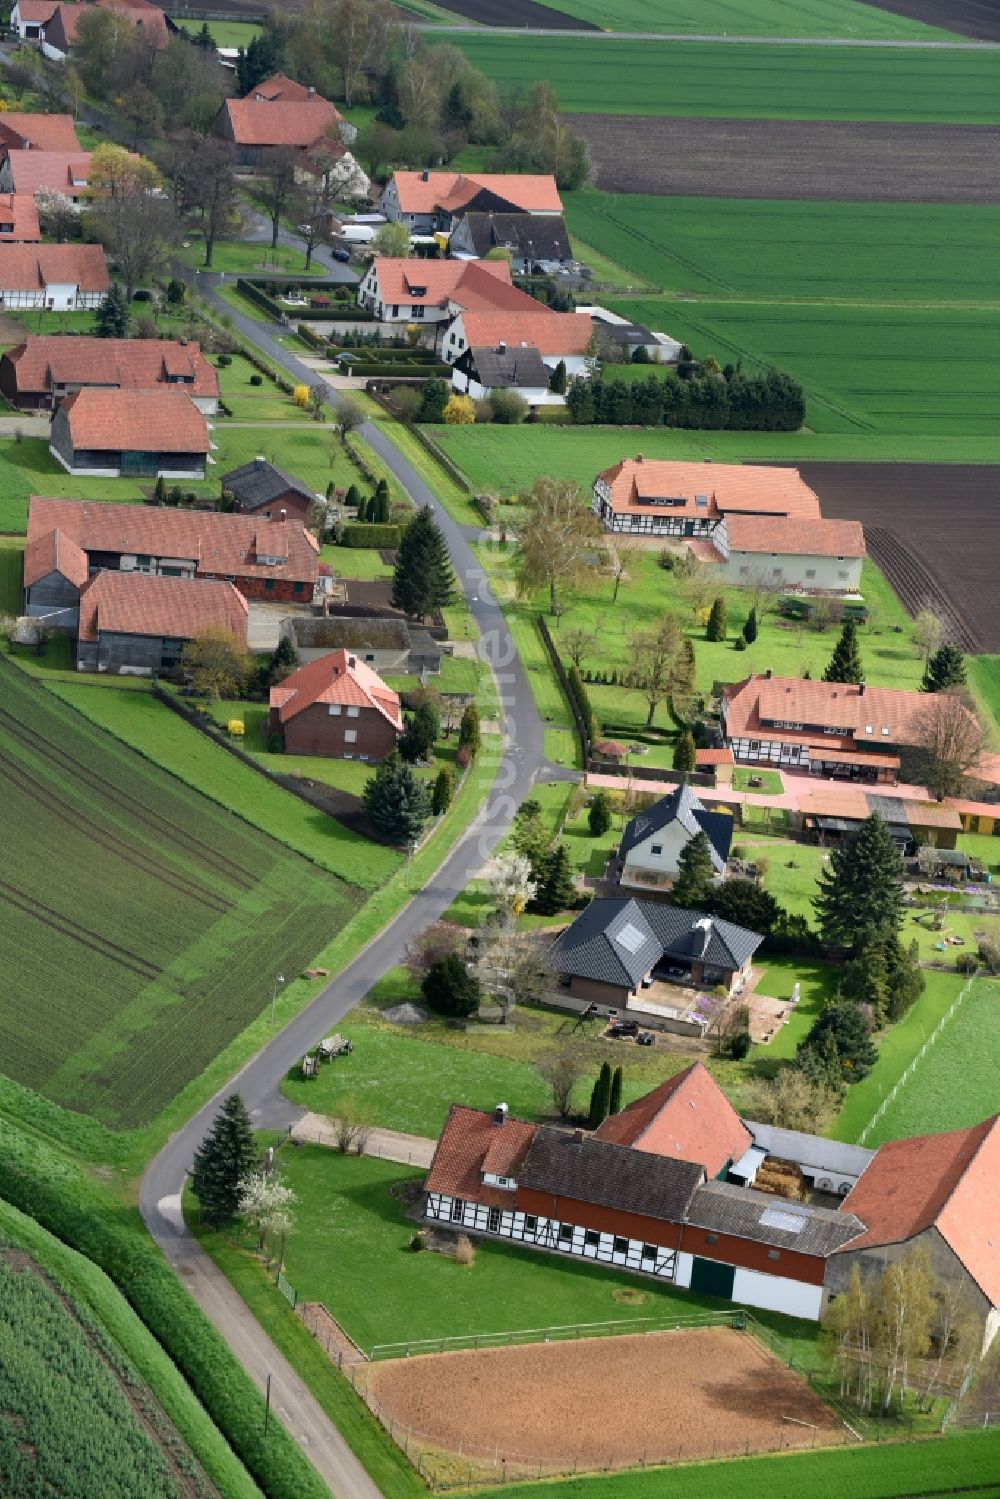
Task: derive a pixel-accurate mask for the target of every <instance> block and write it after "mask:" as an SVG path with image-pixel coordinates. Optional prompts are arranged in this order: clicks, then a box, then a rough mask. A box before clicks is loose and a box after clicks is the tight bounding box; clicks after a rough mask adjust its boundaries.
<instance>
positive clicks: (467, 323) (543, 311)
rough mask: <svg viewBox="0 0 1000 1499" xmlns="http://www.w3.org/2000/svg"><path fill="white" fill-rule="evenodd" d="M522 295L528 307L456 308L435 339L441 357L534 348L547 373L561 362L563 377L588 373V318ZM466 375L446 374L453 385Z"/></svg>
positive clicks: (453, 362) (590, 328)
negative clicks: (470, 351) (553, 309)
mask: <svg viewBox="0 0 1000 1499" xmlns="http://www.w3.org/2000/svg"><path fill="white" fill-rule="evenodd" d="M528 300H529V301H530V302H531V306H530V308H524V309H521V308H518V309H517V310H515V311H510V312H508V311H497V312H485V311H479V310H470V311H468V312H460V313H459V314H458V315H457V317H456V318H455V319H454V321H453V322H452V323H451V324H450V326H449V327H448V330H447V332H446V333H445V334H444V337H443V339H442V341H441V353H442V356H443V358H444V359H445V360H446V361H447V362H448V364H450V365H456V364H457V363H458V361H459V360H460V359H461V357H462V355H463V354H464V353H465V351H466V350H467V349H495V350H496V351H497V353H498V354H506V352H507V350H509V349H521V350H522V351H524V350H529V349H535V350H537V352H538V355H539V357H540V358H541V360H542V363H543V364H544V365H545V367H546V369H547V370H549V372H550V373H551V372H552V371H553V370H555V368H556V366H557V365H558V364H560V363H561V364H563V365H565V367H566V375H567V377H568V378H569V379H572V378H573V377H574V376H575V375H583V376H586V375H589V373H590V363H589V360H588V352H589V350H590V345H591V340H592V338H593V332H594V329H593V324H592V323H591V321H590V319H589V318H583V317H578V316H577V315H576V314H575V313H573V312H550V311H549V310H548V308H547V307H542V306H541V305H540V303H538V302H536V301H534V299H532V298H529V299H528ZM468 380H469V375H468V374H466V373H464V372H463V371H461V370H459V372H458V382H457V383H456V381H455V376H454V373H453V375H452V384H453V385H455V388H456V389H459V388H461V389H464V388H466V387H467V385H468Z"/></svg>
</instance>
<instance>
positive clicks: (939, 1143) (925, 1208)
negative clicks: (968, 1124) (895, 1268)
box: [841, 1114, 1000, 1306]
mask: <svg viewBox="0 0 1000 1499" xmlns="http://www.w3.org/2000/svg"><path fill="white" fill-rule="evenodd" d="M841 1211H842V1212H845V1213H853V1214H854V1215H855V1217H857V1218H860V1219H861V1221H862V1223H864V1224H865V1225H866V1229H867V1231H866V1232H865V1233H864V1234H862V1235H861V1236H860V1237H859V1238H857V1239H854V1240H852V1241H851V1243H850V1244H848V1245H847V1246H846V1249H845V1251H844V1252H846V1253H852V1252H854V1251H855V1250H858V1249H869V1248H874V1247H876V1246H879V1245H882V1244H901V1243H905V1242H906V1241H907V1240H909V1239H912V1238H914V1237H915V1236H916V1235H917V1234H920V1233H923V1232H924V1231H925V1230H926V1229H929V1228H932V1227H936V1228H937V1230H938V1232H939V1233H940V1234H941V1237H942V1238H943V1239H944V1240H945V1243H947V1244H948V1245H949V1246H950V1247H951V1249H952V1251H953V1252H954V1254H955V1255H957V1257H958V1259H959V1260H960V1261H961V1262H962V1264H963V1265H964V1266H965V1269H966V1271H967V1272H968V1274H969V1275H970V1276H971V1278H972V1279H973V1280H974V1281H975V1282H976V1284H977V1285H978V1286H979V1287H980V1289H981V1290H982V1291H983V1292H984V1294H985V1295H986V1296H987V1297H988V1298H989V1300H990V1302H991V1303H992V1305H993V1306H1000V1115H997V1114H994V1115H993V1117H992V1118H991V1119H985V1120H984V1121H983V1123H982V1124H977V1125H974V1126H973V1128H971V1129H958V1130H951V1131H950V1132H949V1133H947V1134H943V1135H918V1136H916V1137H915V1138H913V1139H910V1140H890V1141H889V1142H888V1143H887V1144H885V1145H880V1146H879V1148H878V1150H877V1151H876V1152H875V1157H874V1159H873V1160H872V1161H871V1162H870V1163H869V1165H868V1167H867V1168H866V1170H865V1171H864V1173H863V1174H862V1176H861V1178H860V1180H859V1181H858V1183H857V1185H856V1186H855V1187H854V1188H853V1189H852V1190H851V1191H850V1192H849V1193H848V1195H847V1196H846V1197H845V1198H844V1201H843V1202H842V1203H841Z"/></svg>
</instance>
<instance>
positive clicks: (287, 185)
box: [251, 146, 296, 250]
mask: <svg viewBox="0 0 1000 1499" xmlns="http://www.w3.org/2000/svg"><path fill="white" fill-rule="evenodd" d="M295 168H296V154H295V152H294V151H292V150H289V149H288V148H287V147H285V146H279V147H276V148H273V149H269V150H268V151H267V154H266V157H265V160H264V161H263V163H262V164H261V166H259V167H258V168H257V169H256V171H255V173H254V179H253V185H252V187H251V193H252V195H253V198H254V201H255V202H256V203H258V204H259V205H260V207H261V208H262V209H263V210H264V212H265V214H266V215H267V217H268V218H269V219H270V221H271V249H272V250H276V249H277V247H278V234H279V232H280V229H281V220H282V218H283V217H284V214H285V210H286V208H288V207H289V205H290V203H291V201H292V198H293V196H294V194H295V190H296V184H295Z"/></svg>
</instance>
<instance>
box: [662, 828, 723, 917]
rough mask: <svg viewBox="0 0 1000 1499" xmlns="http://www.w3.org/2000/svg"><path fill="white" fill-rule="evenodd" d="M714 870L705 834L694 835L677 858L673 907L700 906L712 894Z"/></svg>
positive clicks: (672, 893)
mask: <svg viewBox="0 0 1000 1499" xmlns="http://www.w3.org/2000/svg"><path fill="white" fill-rule="evenodd" d="M714 884H715V870H714V868H713V866H712V853H711V845H710V843H709V841H708V835H707V833H704V832H701V833H696V834H695V836H694V837H693V838H692V839H691V840H690V842H688V843H686V844H685V845H684V847H683V848H682V849H681V851H680V854H679V855H678V858H677V878H676V879H675V880H674V885H673V889H672V890H671V892H670V899H671V901H672V902H673V904H674V905H675V906H687V907H688V908H689V909H690V908H692V907H696V906H702V905H704V904H705V902H706V901H707V900H708V899H709V897H710V896H711V894H712V889H713V886H714Z"/></svg>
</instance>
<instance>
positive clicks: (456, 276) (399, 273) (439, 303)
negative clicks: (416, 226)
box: [358, 255, 539, 323]
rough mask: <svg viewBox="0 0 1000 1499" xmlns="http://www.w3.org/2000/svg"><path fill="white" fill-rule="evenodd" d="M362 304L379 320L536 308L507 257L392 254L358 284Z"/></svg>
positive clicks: (443, 318) (431, 319)
mask: <svg viewBox="0 0 1000 1499" xmlns="http://www.w3.org/2000/svg"><path fill="white" fill-rule="evenodd" d="M358 306H359V307H364V308H367V309H368V310H369V311H371V312H373V313H374V314H375V317H376V318H377V319H378V320H379V322H381V323H448V322H450V321H451V320H452V319H453V318H455V317H456V316H457V315H458V313H460V312H462V311H463V310H467V309H473V308H475V309H488V310H500V309H505V308H509V309H510V310H511V311H512V312H517V311H522V312H533V311H538V309H539V303H538V302H536V301H535V300H534V298H533V297H529V296H528V294H527V292H523V291H518V290H517V288H516V287H515V286H513V285H512V283H511V278H510V266H509V265H508V264H507V262H506V261H503V260H489V261H482V262H480V261H461V260H422V259H419V258H412V259H405V260H403V259H394V258H392V257H390V256H387V255H377V256H375V258H374V259H373V260H372V262H371V264H370V265H369V267H368V269H367V271H366V272H365V274H364V276H363V277H362V280H361V284H360V285H359V287H358Z"/></svg>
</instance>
